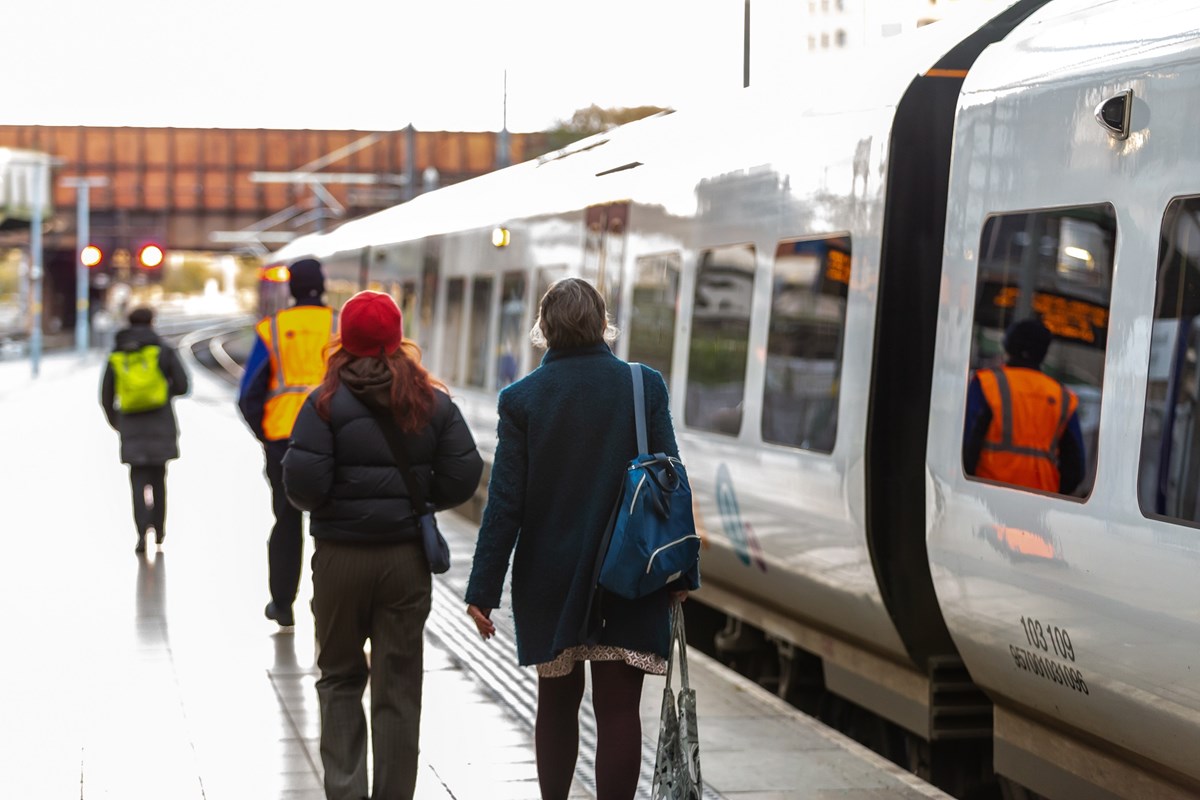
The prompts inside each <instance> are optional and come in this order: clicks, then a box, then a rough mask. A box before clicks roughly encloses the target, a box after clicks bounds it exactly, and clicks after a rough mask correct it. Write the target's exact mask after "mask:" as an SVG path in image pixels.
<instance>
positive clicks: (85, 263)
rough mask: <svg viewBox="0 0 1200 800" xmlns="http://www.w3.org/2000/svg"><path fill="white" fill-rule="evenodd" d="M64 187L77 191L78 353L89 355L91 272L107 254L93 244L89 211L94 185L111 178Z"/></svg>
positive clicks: (69, 181)
mask: <svg viewBox="0 0 1200 800" xmlns="http://www.w3.org/2000/svg"><path fill="white" fill-rule="evenodd" d="M61 185H62V186H67V187H71V188H73V189H75V190H76V211H75V231H76V234H75V238H76V245H75V352H77V353H78V354H79V355H81V356H82V355H85V354H86V353H87V349H88V331H89V330H90V327H91V326H90V315H89V312H88V306H89V302H88V293H89V291H90V289H91V284H92V282H91V279H90V277H89V273H88V270H89V269H90V268H91V267H94V266H96V265H98V264H99V263H100V260H101V258H102V257H103V255H102V254H101V253H100V250H99V248H97V247H96V246H95V245H93V244H91V243H90V242H89V241H88V240H89V239H90V238H91V230H90V229H89V227H88V221H89V215H90V211H89V209H88V200H89V198H88V194H89V192H90V191H91V188H92V187H93V186H107V185H108V178H103V177H91V178H87V177H76V176H71V177H67V178H63V179H62V181H61Z"/></svg>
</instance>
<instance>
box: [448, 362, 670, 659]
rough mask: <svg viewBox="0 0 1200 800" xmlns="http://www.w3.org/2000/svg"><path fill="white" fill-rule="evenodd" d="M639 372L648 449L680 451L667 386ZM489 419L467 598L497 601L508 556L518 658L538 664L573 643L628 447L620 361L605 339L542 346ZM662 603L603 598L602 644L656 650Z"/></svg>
mask: <svg viewBox="0 0 1200 800" xmlns="http://www.w3.org/2000/svg"><path fill="white" fill-rule="evenodd" d="M642 370H643V375H644V384H645V392H646V405H647V416H646V426H647V436H648V439H649V446H650V451H651V452H654V453H661V452H665V453H667V454H668V455H671V456H675V457H678V456H679V450H678V447H677V446H676V444H675V432H674V429H673V427H672V425H671V414H670V410H669V407H668V403H667V386H666V384H665V383H664V382H663V378H662V375H660V374H659V373H658V372H655V371H654V370H653V369H650V368H649V367H643V368H642ZM499 416H500V419H499V427H498V435H499V438H498V441H497V445H496V456H495V461H494V462H493V464H492V476H491V482H490V484H489V486H488V503H487V508H486V509H485V510H484V514H483V524H482V526H481V527H480V529H479V541H478V543H477V544H476V548H475V563H474V565H473V567H472V570H471V582H470V584H469V586H468V587H467V596H466V600H467V602H468V603H471V604H474V605H477V606H480V607H481V608H495V607H496V606H498V605H499V604H500V595H501V590H502V589H503V584H504V575H505V572H506V571H507V570H508V562H509V558H510V557H512V558H513V570H512V592H513V600H512V604H513V618H514V621H515V623H516V629H517V657H518V660H519V661H520V663H521V664H523V665H525V664H540V663H543V662H546V661H551V660H553V659H554V657H555V656H556V655H557V654H558V653H560V652H561V651H563V650H565V649H567V648H568V647H572V646H575V645H578V644H582V643H583V642H582V639H581V637H580V631H581V628H582V626H583V620H584V615H585V613H586V611H587V604H588V598H589V595H590V593H591V591H590V590H591V582H592V570H593V567H594V563H595V556H596V551H597V548H598V547H599V543H600V538H601V535H602V534H603V532H604V528H605V525H606V523H607V522H608V516H609V512H610V511H611V510H612V506H613V503H614V502H615V501H616V496H617V493H618V492H619V491H620V487H621V478H622V475H623V474H624V472H625V466H626V464H627V463H628V462H629V460H630V459H631V458H633V457H634V456H636V455H637V449H638V448H637V435H636V432H635V428H634V413H633V381H632V379H631V377H630V374H629V366H628V365H627V364H626V363H625V362H624V361H621V360H620V359H618V358H617V357H616V356H614V355H613V354H612V352H611V351H609V349H608V347H607V346H605V345H603V344H600V345H594V346H591V347H582V348H578V349H571V350H554V349H551V350H550V351H549V352H547V353H546V356H545V358H543V359H542V365H541V366H540V367H538V368H537V369H536V370H534V371H533V372H531V373H530V374H529V375H527V376H526V377H525V378H523V379H521V380H519V381H517V382H516V383H514V384H512V385H511V386H509V387H507V388H506V389H505V390H504V391H502V392H501V393H500V398H499ZM514 546H515V548H516V553H515V555H514V554H513V549H514ZM669 606H670V595H669V592H668V591H667V590H665V589H664V590H662V591H660V592H657V593H655V594H652V595H650V596H648V597H643V598H640V599H638V600H623V599H621V598H619V597H616V596H613V595H609V596H607V597H606V599H605V601H604V616H605V626H604V630H603V633H602V636H601V639H600V644H605V645H614V646H618V647H626V648H629V649H632V650H638V651H641V652H649V653H657V654H659V655H661V656H666V655H667V649H668V645H669V643H670V626H669V616H668V611H669Z"/></svg>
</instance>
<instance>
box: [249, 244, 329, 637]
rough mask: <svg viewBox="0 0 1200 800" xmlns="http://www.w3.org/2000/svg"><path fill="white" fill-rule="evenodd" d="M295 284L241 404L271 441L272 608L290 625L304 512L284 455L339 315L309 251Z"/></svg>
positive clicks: (257, 356)
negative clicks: (295, 502) (289, 491)
mask: <svg viewBox="0 0 1200 800" xmlns="http://www.w3.org/2000/svg"><path fill="white" fill-rule="evenodd" d="M289 272H290V276H289V278H288V287H289V289H290V290H291V293H292V297H293V298H294V300H295V303H294V304H293V305H292V306H291V307H290V308H285V309H284V310H282V311H278V312H276V313H274V314H272V315H271V316H269V317H265V318H264V319H262V320H261V321H259V323H258V325H256V326H255V328H254V331H255V333H256V334H257V336H256V338H255V342H254V349H253V350H252V351H251V352H250V357H249V358H248V359H247V361H246V371H245V372H244V373H243V375H242V382H241V386H240V387H239V389H238V408H239V409H240V410H241V412H242V417H244V418H245V420H246V424H247V425H249V426H250V430H251V431H253V432H254V435H255V436H257V437H258V439H259V441H261V442H262V444H263V450H264V452H265V455H266V462H267V469H266V472H267V480H268V481H269V482H270V484H271V507H272V509H273V510H274V512H275V525H274V526H273V527H272V528H271V538H270V540H269V542H268V545H267V552H268V565H269V570H270V573H269V574H270V578H269V581H270V588H271V602H269V603H268V604H267V608H266V615H267V618H268V619H273V620H275V621H276V622H278V623H279V624H280V625H282V626H290V625H293V624H295V618H294V616H293V614H292V604H293V603H295V602H296V590H297V588H298V587H299V585H300V566H301V555H302V553H303V531H302V526H303V516H302V514H301V512H300V510H299V509H297V508H295V507H293V506H292V504H291V503H289V502H288V499H287V495H286V494H285V493H284V488H283V456H284V454H285V453H287V448H288V438H289V437H290V436H291V435H292V424H293V423H295V421H296V416H297V415H298V414H299V413H300V406H302V405H303V404H304V399H305V397H307V396H308V393H309V392H310V391H312V390H313V389H314V388H316V387H317V386H318V385H319V384H320V383H321V380H322V379H323V378H324V377H325V362H326V358H327V357H328V353H327V351H328V348H329V341H330V339H331V338H332V337H333V334H334V333H335V332H336V331H337V317H336V315H335V313H334V311H333V309H331V308H329V307H328V306H326V305H325V304H324V302H323V300H322V295H323V294H324V292H325V276H324V274H323V273H322V270H321V262H319V261H317V260H316V259H312V258H305V259H301V260H300V261H297V262H296V263H294V264H292V265H291V267H290V268H289Z"/></svg>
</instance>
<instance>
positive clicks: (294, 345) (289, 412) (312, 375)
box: [254, 306, 337, 441]
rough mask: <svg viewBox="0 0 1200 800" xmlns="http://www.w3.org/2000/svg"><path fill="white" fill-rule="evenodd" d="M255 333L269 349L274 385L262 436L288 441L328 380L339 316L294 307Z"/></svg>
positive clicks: (265, 408) (265, 409)
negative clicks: (309, 400) (312, 397)
mask: <svg viewBox="0 0 1200 800" xmlns="http://www.w3.org/2000/svg"><path fill="white" fill-rule="evenodd" d="M254 330H255V331H256V332H257V333H258V335H259V337H260V338H261V339H262V340H263V344H265V345H266V346H267V355H268V357H269V358H270V360H271V383H270V386H269V391H268V394H267V402H266V403H265V404H264V405H263V421H262V427H263V435H264V436H265V437H266V438H267V439H268V440H269V441H277V440H279V439H287V438H288V437H289V436H291V435H292V426H293V425H295V424H296V417H297V416H298V415H299V414H300V407H301V406H302V405H304V398H306V397H308V393H309V392H311V391H312V390H313V389H315V388H316V387H317V386H318V385H320V383H321V381H322V380H324V378H325V363H326V360H327V358H328V349H329V340H330V338H332V336H333V334H334V333H335V332H336V331H337V315H336V314H335V313H334V311H333V309H332V308H326V307H325V306H293V307H292V308H285V309H284V310H283V311H280V312H277V313H275V314H272V315H271V316H269V317H266V318H264V319H263V320H261V321H260V322H259V323H258V325H256V326H255V328H254Z"/></svg>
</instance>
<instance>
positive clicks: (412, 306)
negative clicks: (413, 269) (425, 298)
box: [393, 280, 420, 342]
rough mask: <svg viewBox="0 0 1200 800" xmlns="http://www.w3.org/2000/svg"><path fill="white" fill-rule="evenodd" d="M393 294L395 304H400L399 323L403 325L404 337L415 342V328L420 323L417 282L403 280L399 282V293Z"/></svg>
mask: <svg viewBox="0 0 1200 800" xmlns="http://www.w3.org/2000/svg"><path fill="white" fill-rule="evenodd" d="M393 285H394V284H393ZM394 296H395V297H396V304H397V305H398V306H400V324H401V325H402V326H403V327H404V338H405V339H411V340H412V341H414V342H415V341H416V340H417V328H418V326H419V324H420V320H419V318H418V317H417V282H416V281H415V280H406V281H404V282H403V283H401V284H400V294H399V295H398V296H397V295H394Z"/></svg>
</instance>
